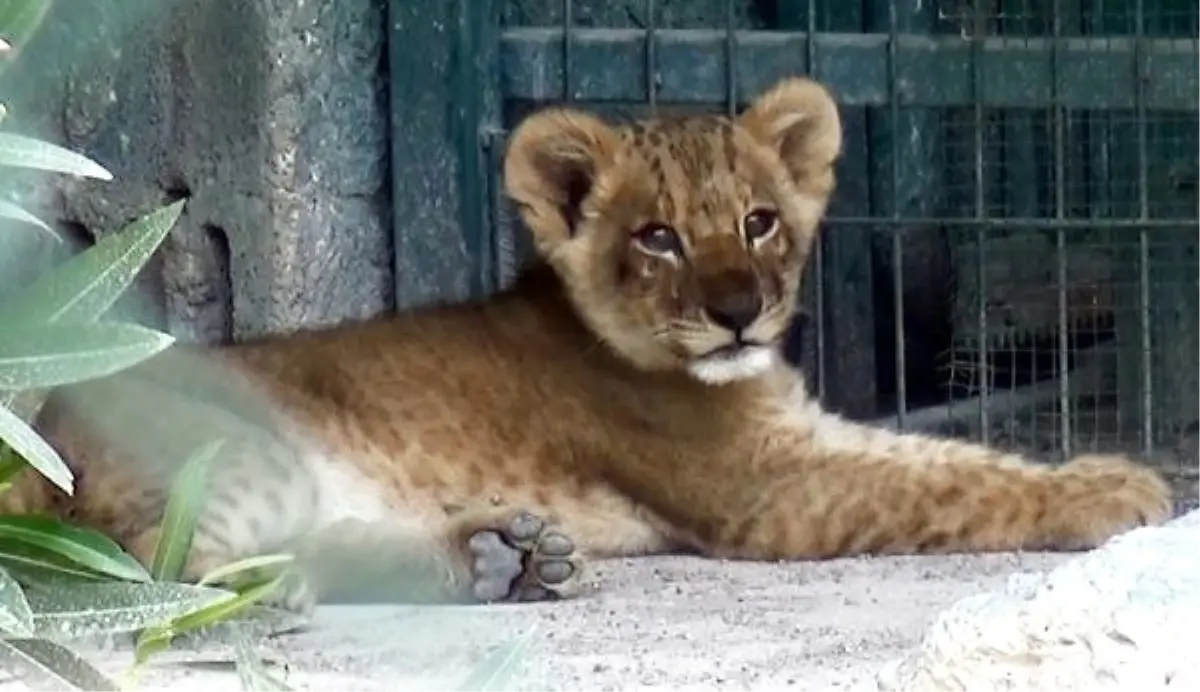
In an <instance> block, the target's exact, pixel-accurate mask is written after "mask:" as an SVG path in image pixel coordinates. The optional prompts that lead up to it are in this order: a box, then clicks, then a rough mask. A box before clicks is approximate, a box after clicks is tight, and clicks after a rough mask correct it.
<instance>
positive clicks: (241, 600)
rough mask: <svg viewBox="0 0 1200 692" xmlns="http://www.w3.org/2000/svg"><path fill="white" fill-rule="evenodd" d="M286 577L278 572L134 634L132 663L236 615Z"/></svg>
mask: <svg viewBox="0 0 1200 692" xmlns="http://www.w3.org/2000/svg"><path fill="white" fill-rule="evenodd" d="M286 576H287V575H286V573H281V574H280V575H279V576H277V577H275V578H274V579H272V580H270V581H267V582H261V583H259V584H256V585H254V586H251V587H249V588H246V589H245V590H242V591H239V592H238V593H236V594H230V595H229V596H228V597H226V598H223V599H221V600H219V601H216V602H214V603H210V604H208V605H206V606H204V607H203V608H199V609H197V610H194V611H192V612H190V613H187V614H185V615H180V616H179V617H177V618H175V619H174V620H172V621H171V622H168V623H166V624H163V625H158V626H155V627H152V628H150V629H147V630H145V631H144V632H142V634H141V635H140V636H139V637H138V641H137V646H136V647H135V649H134V660H135V662H136V663H135V665H137V666H141V665H144V664H145V663H146V661H148V660H150V657H151V656H153V655H155V654H157V653H160V652H163V651H166V650H167V649H168V648H170V646H171V642H172V641H173V640H174V639H175V637H178V636H179V635H181V634H184V633H186V632H190V631H193V630H198V629H202V628H204V627H208V626H210V625H215V624H218V623H220V622H223V621H225V620H228V619H230V618H232V617H234V616H236V615H237V614H238V613H240V612H241V611H243V610H245V609H246V608H249V607H250V606H252V605H254V604H255V603H257V602H258V601H260V600H262V599H263V598H265V597H266V596H268V595H270V594H271V592H273V591H275V590H276V589H278V588H279V587H280V585H281V584H282V583H283V580H284V578H285V577H286Z"/></svg>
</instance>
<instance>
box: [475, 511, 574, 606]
mask: <svg viewBox="0 0 1200 692" xmlns="http://www.w3.org/2000/svg"><path fill="white" fill-rule="evenodd" d="M459 535H460V536H462V539H463V541H464V544H465V545H464V548H465V559H466V561H467V563H468V565H469V567H470V573H471V586H470V591H471V595H472V596H473V597H474V598H475V599H477V600H479V601H482V602H484V603H492V602H496V601H547V600H556V599H560V598H570V597H571V596H573V595H574V594H575V593H576V591H577V588H578V583H579V578H580V573H581V567H582V560H581V559H580V557H579V556H578V555H577V554H576V550H575V542H574V541H572V540H571V539H570V538H569V537H567V536H566V534H564V533H562V532H560V531H558V530H557V529H555V528H554V527H552V526H550V525H549V524H547V523H546V522H545V521H544V520H543V519H542V518H541V517H538V516H536V515H534V514H532V513H530V512H526V511H519V510H513V511H501V512H497V513H496V514H495V515H492V516H481V517H478V518H477V519H473V520H469V522H468V523H466V524H464V525H463V526H462V527H461V529H460V532H459Z"/></svg>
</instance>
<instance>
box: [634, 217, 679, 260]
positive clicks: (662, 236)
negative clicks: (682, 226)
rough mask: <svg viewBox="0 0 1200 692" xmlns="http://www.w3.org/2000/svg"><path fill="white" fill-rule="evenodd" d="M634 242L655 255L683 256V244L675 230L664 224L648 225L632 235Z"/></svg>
mask: <svg viewBox="0 0 1200 692" xmlns="http://www.w3.org/2000/svg"><path fill="white" fill-rule="evenodd" d="M633 239H634V241H636V242H637V244H638V245H641V246H642V249H644V250H645V251H646V252H649V253H653V254H655V255H680V256H682V255H683V242H682V241H680V240H679V234H678V233H676V232H675V229H673V228H671V227H670V226H668V225H666V224H661V223H648V224H646V225H645V226H642V227H641V228H639V229H638V230H637V232H635V233H634V234H633Z"/></svg>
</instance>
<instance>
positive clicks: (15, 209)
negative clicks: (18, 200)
mask: <svg viewBox="0 0 1200 692" xmlns="http://www.w3.org/2000/svg"><path fill="white" fill-rule="evenodd" d="M0 218H5V219H12V220H13V221H20V222H21V223H27V224H29V225H30V226H33V227H35V228H39V229H41V230H43V231H45V232H46V235H48V236H50V237H51V238H53V239H55V240H57V241H59V242H62V238H61V237H59V235H58V234H57V233H55V232H54V229H52V228H50V227H49V226H47V225H46V222H45V221H42V220H41V219H39V218H38V217H36V216H34V215H33V214H31V213H29V212H27V211H25V210H24V209H22V208H21V207H19V206H17V205H15V204H13V203H12V202H9V201H8V200H3V199H0Z"/></svg>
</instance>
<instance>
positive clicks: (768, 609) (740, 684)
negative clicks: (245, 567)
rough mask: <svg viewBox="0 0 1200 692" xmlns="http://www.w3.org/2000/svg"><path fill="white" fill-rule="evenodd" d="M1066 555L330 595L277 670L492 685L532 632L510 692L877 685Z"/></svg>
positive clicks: (191, 661)
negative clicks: (485, 595)
mask: <svg viewBox="0 0 1200 692" xmlns="http://www.w3.org/2000/svg"><path fill="white" fill-rule="evenodd" d="M1067 559H1069V556H1067V555H1061V554H1060V555H1045V554H1000V555H986V556H952V557H905V558H875V559H853V560H837V561H831V562H822V563H798V564H797V563H793V564H783V565H779V564H751V563H728V562H719V561H713V560H704V559H699V558H684V557H662V558H649V559H639V560H621V561H612V562H606V563H600V564H599V565H598V569H597V572H596V576H597V579H596V584H595V590H594V591H593V592H592V593H590V594H589V595H587V596H585V597H583V598H580V599H578V600H575V601H571V602H561V603H551V604H539V605H519V606H496V607H487V608H482V607H464V608H457V607H456V608H413V607H399V606H357V605H356V606H326V607H323V608H322V609H321V610H320V611H319V614H318V617H317V620H316V621H315V622H314V623H313V625H312V626H311V627H310V628H309V629H308V630H307V631H303V632H298V633H293V634H289V635H285V636H281V637H277V638H275V639H273V640H271V641H270V642H269V643H268V644H267V645H265V646H263V647H262V651H263V652H264V653H268V654H271V655H272V656H274V657H278V658H280V659H283V660H286V661H287V663H288V665H287V669H286V670H285V669H283V668H279V669H277V671H276V674H277V675H279V676H280V677H283V678H284V679H286V681H287V682H288V684H289V685H290V686H292V687H293V689H317V688H336V689H352V690H395V689H483V688H482V687H472V686H466V687H464V682H465V680H466V679H467V677H468V675H469V673H470V671H471V665H472V663H473V662H477V661H479V660H481V659H482V658H484V657H485V656H487V655H488V654H489V653H492V652H495V651H496V650H497V649H499V648H500V646H499V645H502V644H504V643H505V642H507V641H511V640H513V639H514V638H517V637H519V636H520V635H522V634H523V633H529V632H532V634H531V635H530V637H529V639H528V643H529V645H530V646H529V648H528V649H527V650H526V651H525V652H524V657H523V658H522V659H521V660H522V661H523V665H522V666H521V667H520V668H518V676H517V678H516V679H515V680H513V681H512V682H511V683H510V684H509V686H508V687H509V688H510V689H512V688H520V689H552V690H582V689H599V690H628V689H667V688H671V689H678V688H687V689H751V688H753V689H766V688H779V687H791V688H793V689H843V690H845V689H851V690H869V689H874V685H875V682H874V676H875V675H876V673H877V671H878V670H879V668H880V666H881V665H882V664H883V663H884V662H886V661H888V660H890V659H892V658H895V657H897V656H898V655H900V654H901V653H903V652H905V651H907V650H909V649H910V648H911V647H913V646H914V645H916V644H917V642H918V641H919V639H920V637H921V635H922V633H923V632H924V630H925V628H926V627H927V626H928V624H929V623H930V621H931V619H932V618H933V617H934V616H935V615H936V614H937V613H938V612H939V611H941V610H942V609H944V608H946V607H948V606H949V605H951V604H952V603H954V602H955V601H956V600H958V599H959V598H962V597H964V596H968V595H972V594H977V593H980V592H983V591H987V590H991V589H995V588H1000V587H1002V586H1003V584H1004V582H1005V580H1006V579H1007V577H1008V576H1009V575H1011V574H1013V573H1015V572H1020V571H1043V570H1048V569H1051V568H1053V567H1054V566H1056V565H1057V564H1060V563H1061V562H1063V561H1064V560H1067ZM96 655H97V656H99V655H100V654H96ZM128 656H129V654H128V653H127V652H123V651H119V652H117V653H113V652H108V653H107V654H104V655H103V661H104V667H105V668H107V669H109V670H113V671H114V672H115V671H117V670H119V669H120V668H121V667H123V666H124V665H125V664H126V663H127V662H128ZM170 659H174V661H173V662H172V661H171V660H170ZM185 661H188V662H185ZM230 661H231V655H230V654H229V653H228V652H226V651H222V650H221V648H220V647H216V648H208V649H202V650H200V651H197V652H195V653H183V652H181V653H178V654H173V655H172V656H170V657H169V658H168V659H165V660H164V663H163V664H162V665H160V666H159V667H156V668H154V669H152V670H151V671H150V673H149V675H148V676H146V677H144V678H143V679H142V684H143V685H145V686H149V687H154V688H159V689H161V688H162V686H163V685H166V686H168V687H169V688H170V689H180V690H183V689H196V690H199V689H200V688H202V687H203V688H205V689H207V690H212V689H228V690H234V689H239V687H238V684H239V683H238V678H237V676H236V674H235V673H234V672H233V668H232V665H231V664H230ZM3 687H5V686H4V685H0V688H3ZM490 689H500V688H499V687H493V688H490Z"/></svg>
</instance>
